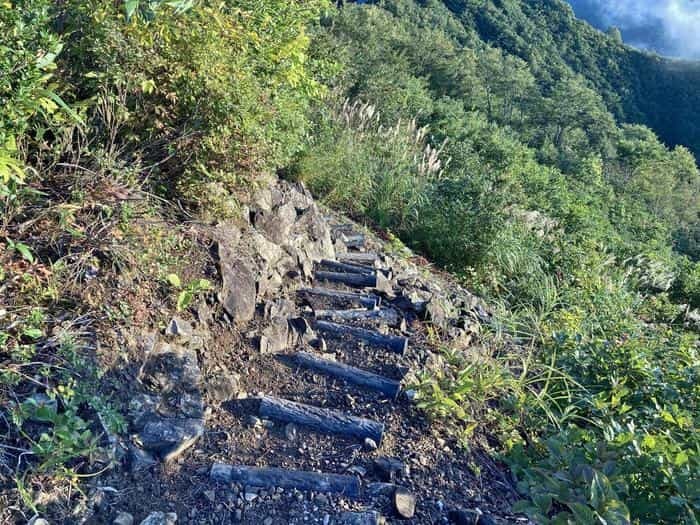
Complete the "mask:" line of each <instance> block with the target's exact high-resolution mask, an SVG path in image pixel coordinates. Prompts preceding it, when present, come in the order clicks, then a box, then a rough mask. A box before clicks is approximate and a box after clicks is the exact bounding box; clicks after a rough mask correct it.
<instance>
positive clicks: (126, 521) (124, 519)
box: [112, 512, 134, 525]
mask: <svg viewBox="0 0 700 525" xmlns="http://www.w3.org/2000/svg"><path fill="white" fill-rule="evenodd" d="M112 523H113V524H114V525H133V524H134V517H133V516H132V515H131V514H129V513H128V512H119V513H117V517H116V518H115V519H114V521H113V522H112Z"/></svg>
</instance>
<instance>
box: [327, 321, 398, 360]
mask: <svg viewBox="0 0 700 525" xmlns="http://www.w3.org/2000/svg"><path fill="white" fill-rule="evenodd" d="M314 329H316V330H317V331H319V332H323V333H324V334H327V335H330V336H334V337H336V338H343V337H353V338H355V339H360V340H362V341H364V342H365V343H368V344H370V345H372V346H375V347H377V348H382V349H384V350H390V351H392V352H396V353H397V354H402V355H403V354H404V353H405V352H406V350H407V349H408V339H406V338H405V337H398V336H395V335H384V334H380V333H379V332H376V331H374V330H366V329H364V328H358V327H356V326H349V325H344V324H337V323H332V322H330V321H320V320H317V321H315V322H314Z"/></svg>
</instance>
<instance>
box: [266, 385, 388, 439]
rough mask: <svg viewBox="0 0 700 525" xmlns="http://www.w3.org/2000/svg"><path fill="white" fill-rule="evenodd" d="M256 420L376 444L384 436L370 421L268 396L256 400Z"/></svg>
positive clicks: (380, 427) (382, 431)
mask: <svg viewBox="0 0 700 525" xmlns="http://www.w3.org/2000/svg"><path fill="white" fill-rule="evenodd" d="M260 416H261V417H264V418H269V419H275V420H277V421H283V422H284V423H295V424H297V425H304V426H307V427H309V428H312V429H314V430H317V431H319V432H325V433H328V434H339V435H342V436H346V437H355V438H358V439H365V438H370V439H373V440H374V441H375V442H376V443H377V444H379V443H380V442H381V440H382V435H383V434H384V425H383V424H382V423H378V422H377V421H372V420H371V419H365V418H362V417H356V416H351V415H348V414H345V413H344V412H340V411H338V410H331V409H328V408H319V407H315V406H311V405H303V404H301V403H294V402H293V401H287V400H286V399H277V398H273V397H269V396H263V397H262V398H261V399H260Z"/></svg>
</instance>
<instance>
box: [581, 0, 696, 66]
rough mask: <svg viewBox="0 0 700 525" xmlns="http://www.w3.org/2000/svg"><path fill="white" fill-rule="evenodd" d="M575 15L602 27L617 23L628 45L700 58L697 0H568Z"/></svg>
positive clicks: (661, 52) (677, 55)
mask: <svg viewBox="0 0 700 525" xmlns="http://www.w3.org/2000/svg"><path fill="white" fill-rule="evenodd" d="M569 3H570V4H571V5H572V6H573V8H574V11H575V12H576V14H577V15H578V16H579V17H581V18H585V19H586V20H588V21H589V22H590V23H591V24H593V25H594V26H596V27H598V28H600V29H602V30H605V29H607V28H608V27H610V26H613V25H614V26H617V27H619V28H620V29H621V30H622V36H623V38H624V40H625V42H627V43H628V44H631V45H634V46H638V47H643V48H647V49H652V50H654V51H656V52H658V53H659V54H662V55H668V56H675V57H684V58H698V59H700V0H569Z"/></svg>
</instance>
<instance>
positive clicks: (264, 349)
mask: <svg viewBox="0 0 700 525" xmlns="http://www.w3.org/2000/svg"><path fill="white" fill-rule="evenodd" d="M289 343H290V330H289V322H288V321H287V318H285V317H275V318H274V319H272V320H271V321H270V324H269V325H268V326H266V327H265V328H264V329H263V333H262V336H261V337H260V353H262V354H276V353H278V352H281V351H282V350H284V349H285V348H287V347H288V346H289Z"/></svg>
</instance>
